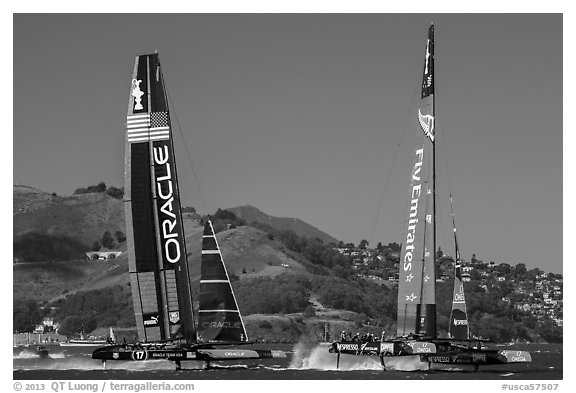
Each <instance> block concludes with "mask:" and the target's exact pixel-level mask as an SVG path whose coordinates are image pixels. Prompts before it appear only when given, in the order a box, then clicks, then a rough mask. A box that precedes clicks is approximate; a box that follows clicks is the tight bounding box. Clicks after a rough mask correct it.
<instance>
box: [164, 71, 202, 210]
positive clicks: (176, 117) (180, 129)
mask: <svg viewBox="0 0 576 393" xmlns="http://www.w3.org/2000/svg"><path fill="white" fill-rule="evenodd" d="M163 78H164V86H165V88H166V95H167V97H168V102H169V104H170V106H171V107H172V111H173V113H174V119H175V120H176V125H177V127H176V128H178V133H179V134H180V137H181V138H182V142H183V145H184V150H185V151H186V157H187V158H188V163H189V164H190V167H191V168H192V174H193V176H194V181H195V182H196V187H197V188H198V194H199V195H200V201H201V202H202V208H203V209H204V211H205V212H207V211H208V208H207V205H206V201H205V199H204V194H203V193H202V188H201V187H200V181H199V180H198V175H197V174H196V169H194V164H192V158H191V157H190V151H189V150H188V145H187V144H186V139H185V138H184V133H183V132H182V126H181V125H180V120H178V116H177V114H176V107H175V106H174V103H173V102H172V97H171V96H170V92H169V91H168V84H167V83H166V78H165V77H164V76H163Z"/></svg>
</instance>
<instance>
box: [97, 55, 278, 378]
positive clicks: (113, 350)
mask: <svg viewBox="0 0 576 393" xmlns="http://www.w3.org/2000/svg"><path fill="white" fill-rule="evenodd" d="M124 206H125V212H126V240H127V245H128V265H129V274H130V284H131V288H132V299H133V303H134V313H135V318H136V326H137V330H138V338H139V342H138V343H134V344H126V343H124V344H114V345H108V346H104V347H102V348H98V349H96V350H95V351H94V352H93V353H92V358H94V359H101V360H102V361H103V362H106V361H107V360H135V361H145V360H149V359H168V360H172V361H175V362H176V365H177V367H178V368H179V367H180V365H181V362H182V361H186V360H202V361H205V362H206V363H207V365H209V362H210V361H211V360H232V359H255V358H270V357H285V354H284V352H282V351H271V350H246V349H244V348H242V349H238V348H234V346H239V345H246V344H250V342H249V341H248V337H247V335H246V329H245V327H244V324H243V322H242V317H241V315H240V311H239V309H238V304H237V302H236V298H235V297H234V292H233V290H232V286H231V285H230V279H229V277H228V273H227V271H226V267H225V265H224V261H223V259H222V254H221V252H220V248H219V246H218V242H217V240H216V236H215V234H214V229H213V227H212V223H211V222H210V221H207V222H206V223H205V226H204V233H203V237H202V264H201V276H200V298H199V313H198V314H199V317H198V325H196V322H195V319H194V310H193V306H192V304H193V302H192V291H191V286H190V276H189V268H188V260H187V253H186V243H185V237H184V230H183V224H182V212H181V206H180V193H179V188H178V180H177V171H176V163H175V159H174V145H173V140H172V129H171V124H170V114H169V108H168V100H167V95H166V90H165V85H164V78H163V75H162V71H161V68H160V61H159V58H158V54H157V53H154V54H147V55H142V56H137V57H136V61H135V64H134V71H133V77H132V83H131V89H130V98H129V102H128V114H127V121H126V151H125V173H124Z"/></svg>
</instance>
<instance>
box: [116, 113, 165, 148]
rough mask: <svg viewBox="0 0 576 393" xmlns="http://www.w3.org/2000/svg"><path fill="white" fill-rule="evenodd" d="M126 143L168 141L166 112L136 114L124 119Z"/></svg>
mask: <svg viewBox="0 0 576 393" xmlns="http://www.w3.org/2000/svg"><path fill="white" fill-rule="evenodd" d="M126 129H127V132H128V142H148V141H159V140H165V139H170V128H169V127H168V112H152V113H138V114H134V115H128V117H127V119H126Z"/></svg>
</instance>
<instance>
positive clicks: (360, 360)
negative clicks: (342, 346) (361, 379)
mask: <svg viewBox="0 0 576 393" xmlns="http://www.w3.org/2000/svg"><path fill="white" fill-rule="evenodd" d="M337 356H338V355H337V354H335V353H329V352H328V347H327V346H326V345H317V346H315V347H313V348H311V349H310V348H309V347H307V346H306V345H304V344H302V343H298V344H296V345H295V346H294V355H293V356H292V361H291V362H290V366H288V368H289V369H297V370H310V369H314V370H326V371H328V370H330V371H336V370H339V371H351V370H383V368H382V365H381V364H380V360H379V358H378V357H377V356H354V355H340V364H339V367H338V368H337V367H336V362H337Z"/></svg>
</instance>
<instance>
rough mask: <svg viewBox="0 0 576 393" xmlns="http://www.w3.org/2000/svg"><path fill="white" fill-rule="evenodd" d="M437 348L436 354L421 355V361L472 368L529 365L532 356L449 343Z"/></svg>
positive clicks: (511, 351)
mask: <svg viewBox="0 0 576 393" xmlns="http://www.w3.org/2000/svg"><path fill="white" fill-rule="evenodd" d="M437 347H438V352H437V353H435V354H429V355H421V356H420V358H421V360H422V361H424V362H428V363H430V364H453V365H457V364H460V365H464V364H470V365H474V366H487V365H494V364H511V363H530V362H531V361H532V356H531V355H530V352H528V351H518V350H510V349H509V350H498V349H487V348H474V347H472V346H465V345H460V344H455V343H451V342H439V343H437Z"/></svg>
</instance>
